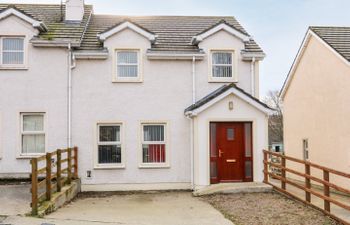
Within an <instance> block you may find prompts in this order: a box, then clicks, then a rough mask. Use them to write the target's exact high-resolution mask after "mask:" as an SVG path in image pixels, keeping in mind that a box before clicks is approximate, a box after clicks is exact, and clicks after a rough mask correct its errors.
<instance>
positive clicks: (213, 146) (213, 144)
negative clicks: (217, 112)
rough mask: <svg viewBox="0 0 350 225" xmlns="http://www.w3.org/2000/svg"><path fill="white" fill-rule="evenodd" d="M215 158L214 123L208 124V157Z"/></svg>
mask: <svg viewBox="0 0 350 225" xmlns="http://www.w3.org/2000/svg"><path fill="white" fill-rule="evenodd" d="M216 156H217V153H216V123H210V157H216Z"/></svg>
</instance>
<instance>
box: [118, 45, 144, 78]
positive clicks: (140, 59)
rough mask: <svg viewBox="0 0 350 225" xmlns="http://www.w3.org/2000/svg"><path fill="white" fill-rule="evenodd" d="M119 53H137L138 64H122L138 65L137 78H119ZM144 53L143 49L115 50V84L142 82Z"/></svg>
mask: <svg viewBox="0 0 350 225" xmlns="http://www.w3.org/2000/svg"><path fill="white" fill-rule="evenodd" d="M118 52H136V53H137V63H134V64H122V65H135V66H136V65H137V77H119V76H118V65H121V64H119V63H118ZM141 55H142V51H141V49H137V48H117V49H115V50H114V60H113V61H114V63H113V65H114V66H113V71H114V72H113V82H117V83H123V82H125V83H133V82H135V83H138V82H142V80H143V76H142V57H141Z"/></svg>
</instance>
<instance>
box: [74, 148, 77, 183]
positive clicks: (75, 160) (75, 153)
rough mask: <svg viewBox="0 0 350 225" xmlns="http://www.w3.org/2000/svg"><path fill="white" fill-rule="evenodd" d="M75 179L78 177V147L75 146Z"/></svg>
mask: <svg viewBox="0 0 350 225" xmlns="http://www.w3.org/2000/svg"><path fill="white" fill-rule="evenodd" d="M74 179H78V147H74Z"/></svg>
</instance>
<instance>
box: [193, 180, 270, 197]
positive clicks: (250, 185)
mask: <svg viewBox="0 0 350 225" xmlns="http://www.w3.org/2000/svg"><path fill="white" fill-rule="evenodd" d="M272 190H273V188H272V186H270V185H268V184H264V183H261V182H239V183H219V184H211V185H209V186H207V187H203V188H201V189H198V190H195V191H194V192H193V195H194V196H202V195H211V194H233V193H256V192H271V191H272Z"/></svg>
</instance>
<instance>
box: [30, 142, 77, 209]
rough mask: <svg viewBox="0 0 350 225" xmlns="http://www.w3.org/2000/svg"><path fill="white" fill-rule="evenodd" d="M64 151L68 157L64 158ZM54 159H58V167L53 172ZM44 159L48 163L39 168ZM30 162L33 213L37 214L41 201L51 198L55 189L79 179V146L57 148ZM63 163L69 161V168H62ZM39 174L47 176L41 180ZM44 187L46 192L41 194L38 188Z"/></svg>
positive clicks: (59, 189) (60, 188)
mask: <svg viewBox="0 0 350 225" xmlns="http://www.w3.org/2000/svg"><path fill="white" fill-rule="evenodd" d="M63 153H67V157H66V158H64V159H63V157H62V154H63ZM54 157H55V158H54ZM54 159H56V165H57V169H56V171H54V173H53V170H52V167H53V162H54ZM44 160H45V164H46V165H45V166H44V167H43V168H40V169H39V168H38V162H39V161H44ZM30 163H31V167H32V172H31V181H32V187H31V193H32V202H31V207H32V215H37V214H38V207H39V205H40V204H41V202H43V201H48V200H51V198H52V194H53V193H54V191H57V192H60V191H61V190H62V186H64V185H65V184H70V183H71V181H72V179H78V148H77V147H74V148H68V149H57V150H56V151H53V152H48V153H46V154H45V155H43V156H40V157H37V158H33V159H31V161H30ZM63 163H67V168H65V169H62V164H63ZM41 164H42V163H41ZM39 174H41V175H45V178H44V179H43V180H41V181H39V180H38V179H39V178H38V175H39ZM62 175H63V176H62ZM65 175H66V176H65ZM40 177H42V176H40ZM55 180H56V182H55ZM44 187H45V192H43V193H40V194H39V193H38V190H39V189H42V188H44Z"/></svg>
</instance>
